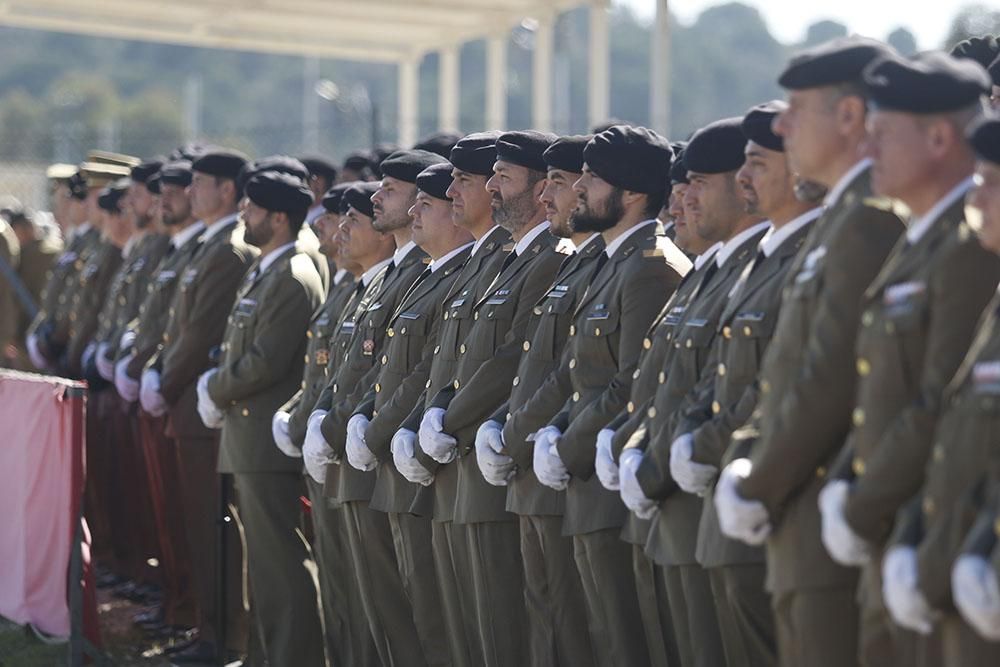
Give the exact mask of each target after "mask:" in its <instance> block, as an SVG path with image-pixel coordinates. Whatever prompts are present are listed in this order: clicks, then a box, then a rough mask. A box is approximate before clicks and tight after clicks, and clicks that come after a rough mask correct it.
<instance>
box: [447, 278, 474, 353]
mask: <svg viewBox="0 0 1000 667" xmlns="http://www.w3.org/2000/svg"><path fill="white" fill-rule="evenodd" d="M475 306H476V304H475V300H474V299H473V297H472V294H471V293H470V291H469V290H465V291H463V292H461V293H459V294H458V295H456V296H454V297H453V298H452V299H451V300H450V301H449V302H448V303H447V304H446V306H445V312H444V320H445V325H444V327H443V328H442V330H441V354H442V355H444V358H445V359H448V360H449V361H455V360H457V359H458V357H459V346H461V345H462V344H463V343H462V341H463V340H464V339H465V336H466V335H467V334H468V333H469V329H470V328H471V327H472V323H473V321H474V319H473V317H474V312H475Z"/></svg>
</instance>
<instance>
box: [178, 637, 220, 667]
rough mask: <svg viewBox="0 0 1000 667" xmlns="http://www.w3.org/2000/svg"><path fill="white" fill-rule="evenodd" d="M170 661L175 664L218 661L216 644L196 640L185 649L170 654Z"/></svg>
mask: <svg viewBox="0 0 1000 667" xmlns="http://www.w3.org/2000/svg"><path fill="white" fill-rule="evenodd" d="M170 662H171V664H174V665H190V664H194V663H212V664H214V663H216V662H218V656H217V655H216V650H215V644H213V643H211V642H206V641H195V642H193V643H191V644H190V645H189V646H187V647H186V648H184V649H181V650H180V651H177V652H176V653H171V654H170Z"/></svg>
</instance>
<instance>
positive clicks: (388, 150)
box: [370, 144, 399, 179]
mask: <svg viewBox="0 0 1000 667" xmlns="http://www.w3.org/2000/svg"><path fill="white" fill-rule="evenodd" d="M398 150H399V146H397V145H396V144H379V145H378V146H376V147H375V148H373V149H372V152H371V163H370V166H371V170H372V173H373V174H375V178H378V179H381V178H382V176H383V175H384V174H383V173H382V162H383V161H384V160H385V159H386V158H387V157H389V156H390V155H392V154H393V153H395V152H396V151H398Z"/></svg>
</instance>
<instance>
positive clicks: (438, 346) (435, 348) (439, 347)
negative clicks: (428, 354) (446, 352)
mask: <svg viewBox="0 0 1000 667" xmlns="http://www.w3.org/2000/svg"><path fill="white" fill-rule="evenodd" d="M440 351H441V346H440V345H435V346H434V354H437V353H438V352H440Z"/></svg>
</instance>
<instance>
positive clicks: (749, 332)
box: [743, 326, 753, 336]
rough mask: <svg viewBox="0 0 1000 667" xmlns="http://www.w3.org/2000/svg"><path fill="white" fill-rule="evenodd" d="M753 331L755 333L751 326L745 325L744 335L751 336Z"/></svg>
mask: <svg viewBox="0 0 1000 667" xmlns="http://www.w3.org/2000/svg"><path fill="white" fill-rule="evenodd" d="M752 333H753V331H752V330H751V329H750V327H749V326H746V327H743V335H744V336H749V335H750V334H752Z"/></svg>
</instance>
